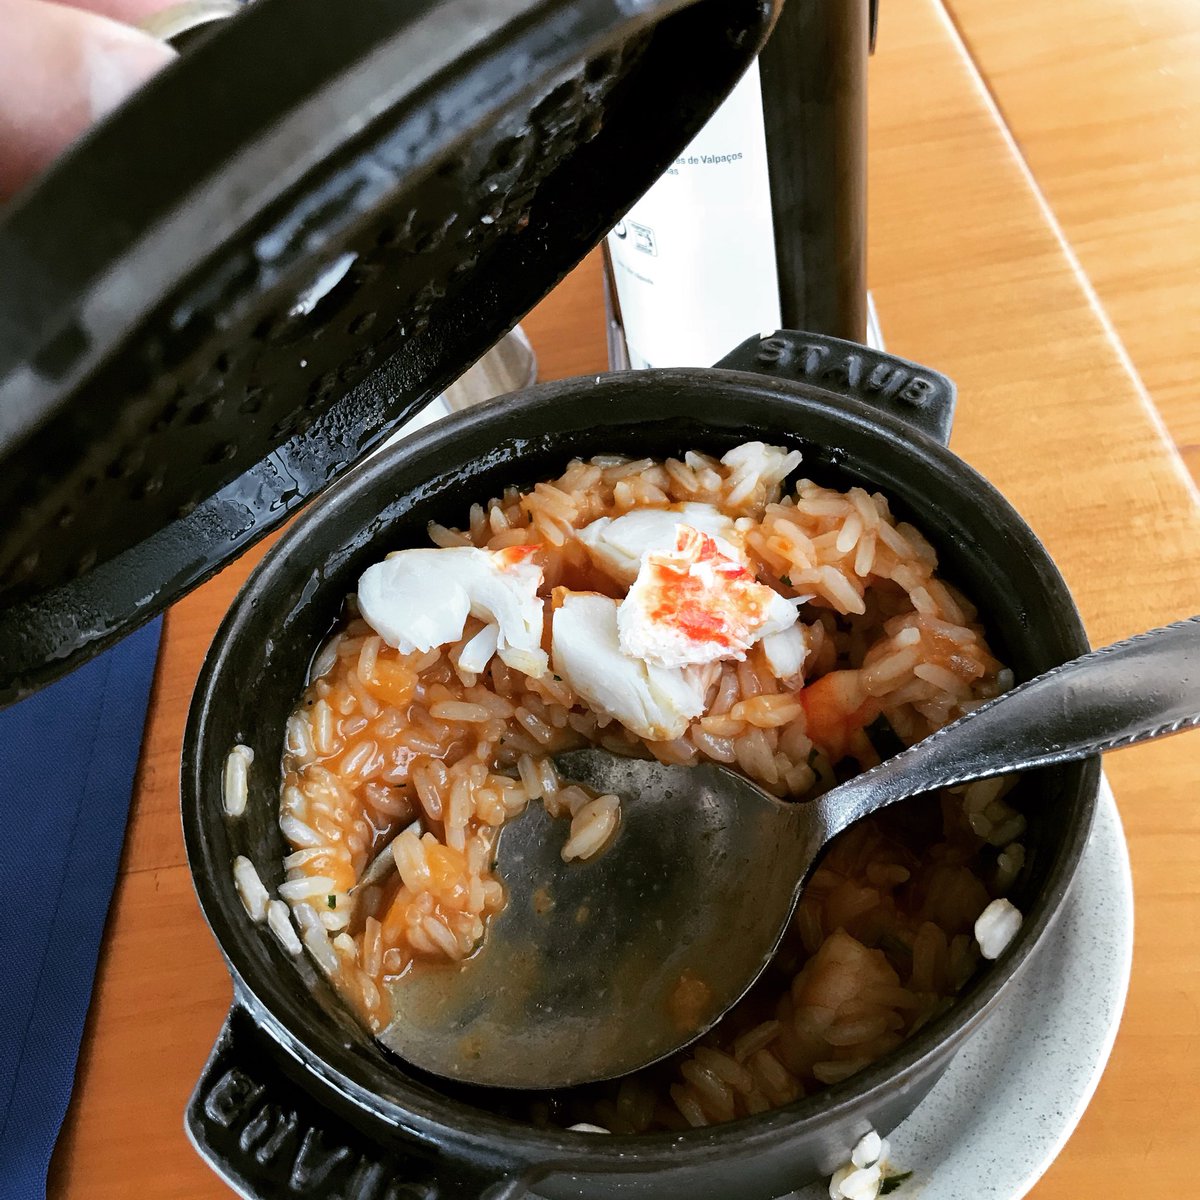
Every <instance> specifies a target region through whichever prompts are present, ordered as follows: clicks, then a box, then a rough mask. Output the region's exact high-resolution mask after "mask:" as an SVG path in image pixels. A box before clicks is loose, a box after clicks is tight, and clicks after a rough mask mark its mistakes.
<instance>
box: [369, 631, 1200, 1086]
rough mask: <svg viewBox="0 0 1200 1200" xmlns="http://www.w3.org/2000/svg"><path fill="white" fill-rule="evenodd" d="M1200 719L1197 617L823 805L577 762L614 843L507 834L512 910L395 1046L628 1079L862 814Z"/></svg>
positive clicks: (718, 1001) (564, 826)
mask: <svg viewBox="0 0 1200 1200" xmlns="http://www.w3.org/2000/svg"><path fill="white" fill-rule="evenodd" d="M1198 721H1200V617H1193V618H1191V619H1189V620H1187V621H1181V622H1179V623H1177V624H1175V625H1170V626H1167V627H1166V628H1164V629H1159V630H1155V631H1153V632H1152V633H1148V634H1141V635H1139V636H1138V637H1135V638H1131V639H1129V640H1128V641H1125V642H1119V643H1117V644H1116V645H1113V646H1108V647H1106V648H1105V649H1103V650H1098V651H1095V652H1093V653H1091V654H1088V655H1085V656H1083V657H1082V658H1078V659H1075V660H1073V661H1072V662H1069V663H1067V664H1065V665H1064V666H1061V667H1057V668H1055V669H1054V670H1052V671H1049V672H1047V673H1046V674H1044V675H1041V676H1038V677H1037V678H1036V679H1033V680H1031V681H1030V682H1028V683H1025V684H1022V685H1021V686H1020V687H1018V688H1016V689H1014V690H1013V691H1011V692H1009V693H1008V694H1007V695H1004V696H1001V697H999V698H998V699H996V700H993V701H991V702H990V703H988V704H986V705H984V706H982V707H981V708H979V709H976V710H975V711H973V712H971V713H968V714H967V715H966V716H964V717H962V718H960V719H959V720H958V721H956V722H954V723H953V724H951V725H948V726H946V727H945V728H944V729H942V730H939V731H938V732H937V733H935V734H933V735H931V736H930V737H928V738H926V739H924V740H923V741H921V742H918V743H917V744H916V745H914V746H911V747H909V748H908V749H907V750H904V751H902V752H901V753H900V754H897V755H896V756H895V757H893V758H891V759H888V760H887V761H886V762H884V763H881V764H880V765H879V766H877V767H875V768H874V769H872V770H870V771H867V772H865V773H863V774H862V775H859V776H857V777H856V778H854V779H851V780H849V781H848V782H846V783H843V784H841V785H840V786H838V787H835V788H833V789H832V790H830V791H828V792H826V793H825V794H824V795H822V796H819V797H817V798H816V799H814V800H811V801H808V802H803V803H796V802H788V801H782V800H778V799H776V798H775V797H774V796H771V795H769V794H768V793H767V792H765V791H763V790H762V789H761V788H759V787H758V786H757V785H756V784H754V783H752V782H751V781H750V780H749V779H747V778H745V777H744V776H741V775H738V774H736V773H735V772H733V771H731V770H728V769H727V768H725V767H722V766H719V765H717V764H715V763H708V764H705V765H702V766H697V767H680V766H667V765H664V764H662V763H659V762H655V761H653V760H646V759H632V758H621V757H618V756H616V755H613V754H610V753H608V752H606V751H603V750H594V749H592V750H580V751H575V752H572V753H570V754H565V755H561V756H560V757H559V758H558V759H557V760H556V761H557V764H558V769H559V773H560V774H561V775H563V776H565V777H567V778H569V779H571V780H573V781H574V782H576V783H580V784H582V785H584V786H585V787H588V788H590V789H592V790H593V791H596V792H599V793H615V794H617V795H618V796H620V797H621V820H620V824H619V825H618V828H617V830H616V832H615V833H614V835H613V836H612V838H611V839H610V841H609V844H608V845H607V846H605V847H603V848H602V849H601V850H600V851H599V853H598V854H596V855H595V856H594V857H593V858H590V859H588V860H587V861H584V862H564V861H563V858H562V848H563V846H564V845H565V843H566V840H567V837H568V832H569V823H568V822H566V821H562V820H556V819H554V818H552V817H551V816H550V815H549V814H548V813H547V811H546V809H545V808H544V806H542V805H537V804H535V805H530V806H529V808H528V809H527V810H526V812H525V813H524V814H523V815H522V816H520V817H518V818H517V819H515V820H513V821H510V822H509V823H508V824H506V825H505V826H504V828H503V830H502V831H501V834H500V836H499V839H498V843H497V864H498V872H499V874H500V875H501V878H502V881H503V883H504V887H505V890H506V894H507V903H506V905H505V907H504V909H503V910H502V911H501V912H500V913H499V914H497V916H496V917H494V918H493V920H492V921H491V923H490V925H489V928H488V932H487V936H486V937H485V938H484V941H483V943H482V945H481V946H480V947H479V949H478V950H476V952H475V953H474V954H473V955H471V956H470V957H469V958H468V959H467V960H466V961H465V962H464V963H461V964H447V965H446V966H444V967H443V966H426V967H423V968H422V970H421V971H418V972H413V973H411V974H410V975H408V976H406V977H403V978H401V979H399V980H398V981H396V982H394V983H393V985H392V986H391V988H390V999H391V1002H392V1007H393V1017H392V1020H391V1022H390V1023H389V1025H388V1026H387V1028H386V1029H385V1030H384V1031H383V1032H382V1033H381V1034H380V1035H379V1037H380V1040H381V1041H382V1042H383V1043H384V1044H385V1045H386V1046H388V1047H389V1048H390V1049H392V1050H393V1051H395V1052H396V1053H397V1054H399V1055H400V1056H401V1057H402V1058H405V1059H407V1060H408V1061H409V1062H411V1063H413V1064H415V1065H416V1066H419V1067H422V1068H424V1069H425V1070H428V1071H431V1072H433V1073H435V1074H438V1075H443V1076H446V1077H449V1078H453V1079H459V1080H463V1081H467V1082H471V1083H475V1084H481V1085H485V1086H492V1087H507V1088H529V1089H545V1088H557V1087H564V1086H571V1085H577V1084H583V1083H590V1082H594V1081H596V1080H600V1079H607V1078H612V1077H615V1076H619V1075H624V1074H627V1073H628V1072H630V1071H634V1070H636V1069H638V1068H640V1067H644V1066H647V1065H649V1064H650V1063H653V1062H656V1061H658V1060H659V1059H661V1058H664V1057H666V1056H668V1055H669V1054H671V1053H673V1052H675V1051H677V1050H679V1049H680V1048H682V1047H683V1046H686V1045H687V1044H688V1043H690V1042H692V1041H694V1040H696V1039H697V1038H699V1037H701V1036H702V1035H703V1034H704V1033H706V1032H707V1031H708V1030H709V1029H711V1028H712V1026H713V1025H715V1024H716V1022H717V1021H719V1020H720V1018H721V1017H722V1016H723V1015H724V1014H725V1013H726V1012H727V1011H728V1010H729V1008H730V1007H731V1006H732V1005H734V1004H736V1003H737V1001H738V1000H739V999H741V997H742V996H743V995H745V993H746V992H747V991H748V990H749V988H750V987H751V986H752V985H753V984H754V982H755V981H756V980H757V979H758V977H759V975H761V974H762V972H763V970H764V969H765V968H766V966H767V964H768V963H769V962H770V960H771V958H772V957H773V955H774V953H775V950H776V948H777V947H778V945H779V942H780V939H781V938H782V937H783V934H784V932H785V931H786V929H787V926H788V923H789V921H790V920H791V916H792V913H793V911H794V909H795V906H796V903H797V901H798V899H799V896H800V893H801V891H802V889H803V886H804V882H805V880H806V879H807V877H808V875H809V874H810V873H811V871H812V868H813V866H814V865H815V863H816V861H817V859H818V858H819V856H820V854H821V851H822V850H823V848H824V847H825V846H826V845H827V844H828V842H829V841H831V840H832V839H833V838H834V837H835V836H836V835H837V834H838V833H840V832H842V830H844V829H846V828H848V827H849V826H850V825H852V824H854V823H855V822H856V821H858V820H859V819H861V818H862V817H865V816H867V815H869V814H870V813H873V812H877V811H879V810H880V809H882V808H884V807H886V806H887V805H890V804H893V803H895V802H896V801H898V800H902V799H905V798H907V797H910V796H915V795H918V794H920V793H923V792H928V791H932V790H935V789H937V788H942V787H948V786H953V785H955V784H959V783H967V782H970V781H972V780H976V779H985V778H988V777H990V776H995V775H1000V774H1005V773H1007V772H1009V771H1014V770H1023V769H1029V768H1032V767H1038V766H1045V765H1048V764H1050V763H1055V762H1065V761H1069V760H1072V759H1079V758H1087V757H1090V756H1092V755H1094V754H1098V753H1100V752H1101V751H1104V750H1110V749H1117V748H1119V747H1121V746H1126V745H1132V744H1134V743H1135V742H1139V741H1145V740H1149V739H1151V738H1156V737H1162V736H1166V735H1167V734H1171V733H1177V732H1179V731H1181V730H1182V729H1184V728H1188V727H1191V726H1194V725H1195V724H1197V722H1198Z"/></svg>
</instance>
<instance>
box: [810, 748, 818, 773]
mask: <svg viewBox="0 0 1200 1200" xmlns="http://www.w3.org/2000/svg"><path fill="white" fill-rule="evenodd" d="M820 755H821V752H820V750H818V749H817V748H816V746H814V747H813V748H812V749H811V750H810V751H809V752H808V765H809V766H810V767H812V769H813V770H814V771H815V770H816V769H817V759H818V758H819V757H820Z"/></svg>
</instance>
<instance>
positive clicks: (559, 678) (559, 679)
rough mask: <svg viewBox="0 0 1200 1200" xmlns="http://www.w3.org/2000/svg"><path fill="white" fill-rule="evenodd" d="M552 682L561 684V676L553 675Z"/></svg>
mask: <svg viewBox="0 0 1200 1200" xmlns="http://www.w3.org/2000/svg"><path fill="white" fill-rule="evenodd" d="M554 682H555V683H562V676H561V675H555V677H554Z"/></svg>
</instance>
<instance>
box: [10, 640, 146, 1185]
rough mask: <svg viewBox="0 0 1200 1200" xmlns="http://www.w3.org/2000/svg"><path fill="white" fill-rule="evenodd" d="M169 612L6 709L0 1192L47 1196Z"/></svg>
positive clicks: (73, 1077) (69, 1095)
mask: <svg viewBox="0 0 1200 1200" xmlns="http://www.w3.org/2000/svg"><path fill="white" fill-rule="evenodd" d="M160 626H161V619H160V620H157V621H154V622H153V623H152V624H150V625H148V626H146V627H144V628H142V629H140V630H138V631H137V633H134V634H132V635H131V636H130V637H128V638H126V639H125V641H123V642H121V643H120V644H119V645H117V646H114V647H113V648H112V649H111V650H108V651H107V652H106V653H104V654H102V655H101V656H100V657H99V658H97V659H94V660H93V661H92V662H90V663H88V664H87V665H86V666H84V667H81V668H79V670H77V671H75V672H74V673H73V674H71V675H68V676H67V677H66V678H65V679H60V680H59V681H58V682H57V683H54V684H52V685H51V686H50V687H48V688H46V689H44V690H43V691H41V692H39V693H38V694H37V695H35V696H31V697H30V698H29V699H27V700H24V701H22V702H21V703H20V704H17V705H14V706H13V707H12V708H10V709H7V710H5V711H3V712H0V892H2V896H3V907H4V919H3V920H2V921H0V1197H2V1198H3V1200H44V1197H45V1194H46V1169H47V1167H48V1166H49V1163H50V1155H51V1153H52V1152H53V1150H54V1143H55V1141H56V1140H57V1138H58V1131H59V1127H60V1126H61V1124H62V1119H63V1115H64V1114H65V1113H66V1110H67V1103H68V1102H69V1100H70V1098H71V1089H72V1087H73V1086H74V1083H75V1061H76V1058H77V1057H78V1054H79V1039H80V1038H81V1036H82V1035H83V1023H84V1020H85V1018H86V1017H87V1010H88V1004H89V1002H90V1001H91V995H92V980H93V976H94V974H95V970H96V958H97V955H98V953H99V949H100V938H101V935H102V934H103V932H104V921H105V917H106V916H107V914H108V904H109V900H110V899H111V897H112V889H113V883H114V880H115V877H116V872H117V863H118V861H119V859H120V856H121V845H122V843H123V842H124V840H125V822H126V818H127V817H128V814H129V797H130V793H131V791H132V788H133V777H134V773H135V771H136V770H137V764H138V757H139V755H140V753H141V747H142V728H143V725H144V724H145V720H146V705H147V702H148V700H149V698H150V684H151V680H152V679H153V675H154V663H155V660H156V658H157V656H158V640H159V633H160Z"/></svg>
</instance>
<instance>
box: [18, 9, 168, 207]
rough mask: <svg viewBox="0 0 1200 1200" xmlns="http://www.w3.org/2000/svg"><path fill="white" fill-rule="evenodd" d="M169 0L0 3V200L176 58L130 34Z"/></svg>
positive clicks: (163, 47)
mask: <svg viewBox="0 0 1200 1200" xmlns="http://www.w3.org/2000/svg"><path fill="white" fill-rule="evenodd" d="M168 2H169V0H65V2H64V3H61V4H57V3H50V0H0V202H3V201H4V200H7V199H9V198H10V197H11V196H13V195H14V194H15V193H16V192H17V191H19V190H20V189H21V188H22V187H24V186H25V184H27V183H29V182H30V181H31V180H32V179H34V178H35V177H36V176H37V175H39V174H40V173H41V172H42V171H44V170H45V169H46V167H48V166H49V165H50V163H51V162H52V161H53V160H54V159H55V157H56V156H57V155H58V154H59V153H60V152H61V151H62V150H63V149H64V148H65V147H66V146H67V145H69V144H70V143H71V142H72V141H74V140H75V138H77V137H78V136H79V135H80V134H81V133H82V132H83V131H84V130H85V129H87V127H88V126H89V125H91V124H92V123H93V122H95V121H98V120H99V119H100V118H101V117H103V116H104V115H105V114H106V113H108V112H109V111H111V110H112V109H114V108H116V106H117V105H118V104H120V103H121V101H122V100H124V99H125V97H126V96H128V95H129V94H130V93H131V92H132V91H134V90H135V89H136V88H137V87H138V86H139V85H140V84H142V83H143V82H144V81H145V80H146V79H148V78H149V77H150V76H151V75H153V74H154V73H155V72H156V71H158V70H159V69H160V68H162V67H163V66H165V65H166V64H167V63H168V62H170V61H171V59H173V58H174V57H175V52H174V51H173V50H172V49H171V48H170V47H169V46H168V45H166V43H165V42H161V41H159V40H158V39H156V38H154V37H151V36H150V35H149V34H147V33H143V32H141V31H140V30H139V29H137V28H135V25H136V23H137V22H139V21H141V20H143V19H145V18H146V17H148V16H149V15H150V14H151V13H154V12H156V11H158V10H159V9H162V8H164V7H166V6H167V3H168Z"/></svg>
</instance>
